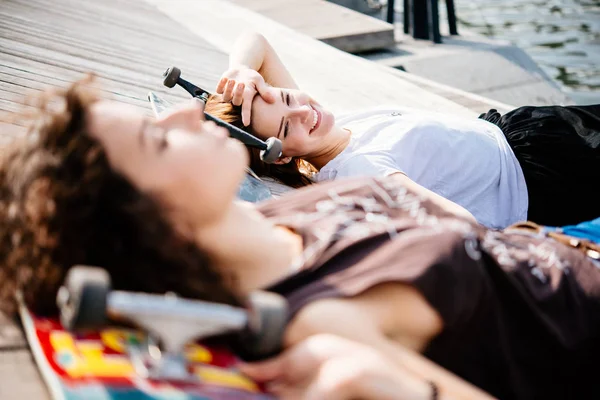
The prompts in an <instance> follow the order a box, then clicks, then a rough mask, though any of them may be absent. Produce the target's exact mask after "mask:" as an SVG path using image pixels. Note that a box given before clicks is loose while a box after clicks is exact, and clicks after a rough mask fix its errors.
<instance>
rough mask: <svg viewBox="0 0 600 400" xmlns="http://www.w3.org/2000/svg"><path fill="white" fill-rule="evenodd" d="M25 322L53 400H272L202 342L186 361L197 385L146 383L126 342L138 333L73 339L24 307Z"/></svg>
mask: <svg viewBox="0 0 600 400" xmlns="http://www.w3.org/2000/svg"><path fill="white" fill-rule="evenodd" d="M20 315H21V320H22V322H23V326H24V328H25V334H26V336H27V341H28V342H29V345H30V347H31V350H32V353H33V356H34V358H35V361H36V364H37V365H38V368H39V370H40V372H41V374H42V377H43V379H44V381H45V383H46V385H47V387H48V389H49V391H50V393H51V396H52V398H53V399H54V400H134V399H136V400H137V399H144V400H150V399H160V400H167V399H173V400H208V399H211V400H212V399H218V400H230V399H238V400H269V399H270V400H272V399H273V398H272V397H270V396H269V395H266V394H264V393H262V392H261V389H260V387H259V386H258V385H256V384H255V383H254V382H252V381H250V380H249V379H248V378H246V377H244V376H242V375H241V374H239V373H238V372H237V371H236V370H235V369H234V365H235V363H236V361H237V360H236V358H235V357H234V356H233V355H232V354H231V353H229V352H227V351H226V350H224V349H216V348H208V347H206V346H203V345H201V344H199V343H192V344H190V345H188V346H187V348H186V351H185V357H186V359H187V361H188V366H189V370H190V371H191V372H192V373H193V375H195V377H197V378H198V379H197V381H194V382H169V381H163V380H160V381H157V380H150V379H144V378H142V377H140V376H139V375H138V374H136V372H135V369H134V366H133V364H132V362H131V359H130V357H129V356H128V355H127V345H126V344H127V343H139V342H140V341H141V340H142V339H143V336H142V334H141V333H140V332H137V331H135V330H129V329H122V328H107V329H104V330H102V331H101V332H95V333H90V334H86V335H74V334H72V333H70V332H67V331H65V330H64V329H63V328H62V326H61V325H60V323H59V322H58V321H57V320H56V319H49V318H39V317H36V316H35V315H33V314H31V313H30V312H29V311H28V310H27V308H26V307H24V306H21V307H20Z"/></svg>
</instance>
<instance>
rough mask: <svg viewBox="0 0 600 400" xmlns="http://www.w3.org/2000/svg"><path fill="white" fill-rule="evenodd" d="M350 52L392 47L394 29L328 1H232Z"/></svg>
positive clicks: (391, 26)
mask: <svg viewBox="0 0 600 400" xmlns="http://www.w3.org/2000/svg"><path fill="white" fill-rule="evenodd" d="M230 1H232V2H233V3H235V4H238V5H240V6H242V7H245V8H247V9H248V10H251V11H255V12H257V13H259V14H261V15H263V16H265V17H267V18H269V19H272V20H273V21H277V22H279V23H281V24H283V25H285V26H287V27H290V28H292V29H294V30H296V31H298V32H300V33H304V34H305V35H308V36H310V37H312V38H315V39H318V40H320V41H322V42H324V43H327V44H329V45H331V46H333V47H335V48H337V49H340V50H343V51H347V52H349V53H357V52H361V51H370V50H376V49H382V48H386V47H390V46H393V45H394V43H395V40H394V26H393V25H392V24H389V23H387V22H384V21H381V20H379V19H377V18H373V17H370V16H367V15H364V14H361V13H359V12H356V11H354V10H351V9H349V8H347V7H342V6H340V5H337V4H334V3H330V2H328V1H326V0H285V1H281V0H230Z"/></svg>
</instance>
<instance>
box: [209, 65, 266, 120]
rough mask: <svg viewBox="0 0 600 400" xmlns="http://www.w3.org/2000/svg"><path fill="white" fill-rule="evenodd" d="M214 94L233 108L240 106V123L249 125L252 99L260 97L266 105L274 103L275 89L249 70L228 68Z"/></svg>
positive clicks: (260, 76) (259, 75)
mask: <svg viewBox="0 0 600 400" xmlns="http://www.w3.org/2000/svg"><path fill="white" fill-rule="evenodd" d="M216 92H217V93H218V94H222V95H223V100H224V101H231V103H232V104H233V105H234V106H242V123H243V124H244V126H248V125H250V114H251V111H252V99H254V96H256V94H258V95H260V96H261V97H262V98H263V100H264V101H266V102H267V103H273V102H275V96H276V94H275V89H273V88H272V87H271V86H269V85H267V83H266V82H265V80H264V78H263V77H262V75H261V74H259V73H258V72H257V71H255V70H253V69H251V68H245V67H240V68H230V69H228V70H227V71H225V72H224V73H223V75H222V76H221V79H220V80H219V83H218V84H217V89H216Z"/></svg>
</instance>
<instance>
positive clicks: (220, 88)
mask: <svg viewBox="0 0 600 400" xmlns="http://www.w3.org/2000/svg"><path fill="white" fill-rule="evenodd" d="M228 81H229V79H227V77H225V76H223V77H221V79H219V82H218V83H217V88H216V89H215V91H216V92H217V93H218V94H223V92H224V91H225V85H227V82H228Z"/></svg>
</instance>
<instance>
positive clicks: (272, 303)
mask: <svg viewBox="0 0 600 400" xmlns="http://www.w3.org/2000/svg"><path fill="white" fill-rule="evenodd" d="M249 302H250V310H249V317H250V318H249V323H248V326H247V327H246V329H244V330H243V331H242V332H240V334H239V336H238V343H237V345H236V348H234V350H235V351H236V352H237V353H238V355H239V356H240V357H241V358H242V359H244V360H246V361H256V360H261V359H264V358H268V357H271V356H273V355H275V354H277V353H278V352H279V351H280V350H281V347H282V342H283V334H284V332H285V328H286V326H287V323H288V305H287V301H286V300H285V299H284V298H283V297H281V296H280V295H278V294H276V293H271V292H263V291H255V292H253V293H252V294H251V295H250V297H249Z"/></svg>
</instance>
